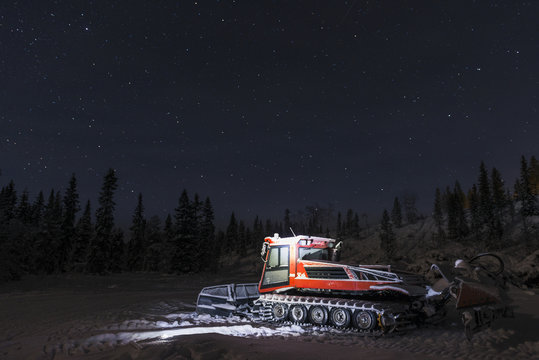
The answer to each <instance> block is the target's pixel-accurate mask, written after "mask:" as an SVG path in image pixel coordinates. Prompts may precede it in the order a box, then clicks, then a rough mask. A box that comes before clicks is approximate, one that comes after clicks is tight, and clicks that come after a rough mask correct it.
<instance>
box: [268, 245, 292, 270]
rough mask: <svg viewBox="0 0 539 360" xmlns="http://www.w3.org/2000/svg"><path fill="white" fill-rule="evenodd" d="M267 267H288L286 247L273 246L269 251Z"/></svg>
mask: <svg viewBox="0 0 539 360" xmlns="http://www.w3.org/2000/svg"><path fill="white" fill-rule="evenodd" d="M268 266H269V267H270V268H275V267H281V266H286V267H288V246H278V247H277V246H275V247H272V248H271V249H270V253H269V260H268Z"/></svg>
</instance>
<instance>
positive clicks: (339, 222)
mask: <svg viewBox="0 0 539 360" xmlns="http://www.w3.org/2000/svg"><path fill="white" fill-rule="evenodd" d="M343 234H344V231H343V223H342V215H341V212H340V211H339V212H338V213H337V239H342V238H343Z"/></svg>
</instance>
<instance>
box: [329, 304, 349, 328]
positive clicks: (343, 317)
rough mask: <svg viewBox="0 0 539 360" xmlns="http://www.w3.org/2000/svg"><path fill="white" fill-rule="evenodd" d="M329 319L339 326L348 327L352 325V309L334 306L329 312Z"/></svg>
mask: <svg viewBox="0 0 539 360" xmlns="http://www.w3.org/2000/svg"><path fill="white" fill-rule="evenodd" d="M329 321H330V322H331V323H332V324H333V325H334V326H335V327H337V328H341V329H346V328H347V327H348V326H350V311H349V310H348V309H345V308H339V307H338V308H333V309H331V311H330V312H329Z"/></svg>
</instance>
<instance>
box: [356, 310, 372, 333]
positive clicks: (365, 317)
mask: <svg viewBox="0 0 539 360" xmlns="http://www.w3.org/2000/svg"><path fill="white" fill-rule="evenodd" d="M377 322H378V321H377V319H376V315H374V313H373V312H370V311H364V310H356V311H354V315H353V316H352V323H353V324H354V326H355V327H356V328H357V329H359V330H364V331H369V330H372V329H374V328H375V327H376V324H377Z"/></svg>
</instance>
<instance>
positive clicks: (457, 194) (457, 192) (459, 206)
mask: <svg viewBox="0 0 539 360" xmlns="http://www.w3.org/2000/svg"><path fill="white" fill-rule="evenodd" d="M453 196H454V201H455V215H456V220H457V237H458V238H459V239H460V240H463V239H464V238H465V237H466V236H467V235H468V233H469V231H470V229H469V227H468V221H467V219H466V214H465V213H464V204H465V202H466V195H464V192H463V191H462V188H461V187H460V183H459V182H458V181H455V188H454V195H453Z"/></svg>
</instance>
